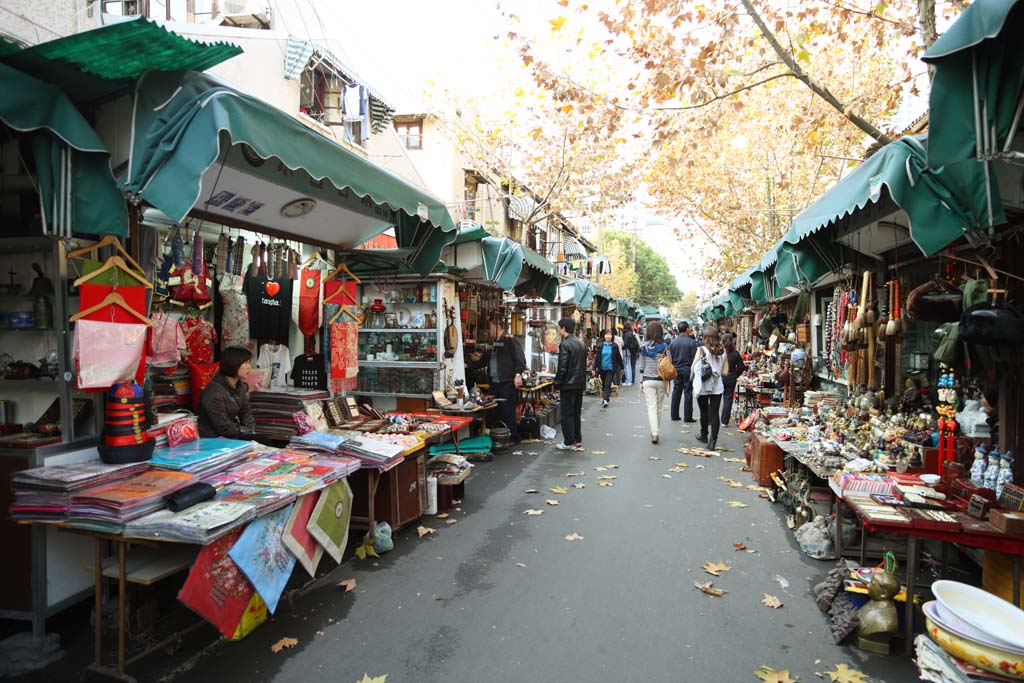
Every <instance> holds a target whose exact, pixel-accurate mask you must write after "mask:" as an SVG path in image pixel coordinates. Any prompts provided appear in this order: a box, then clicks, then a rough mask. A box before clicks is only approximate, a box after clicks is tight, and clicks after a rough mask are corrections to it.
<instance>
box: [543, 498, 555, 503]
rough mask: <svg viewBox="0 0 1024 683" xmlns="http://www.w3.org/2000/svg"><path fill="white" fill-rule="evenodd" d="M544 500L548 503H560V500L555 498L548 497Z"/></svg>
mask: <svg viewBox="0 0 1024 683" xmlns="http://www.w3.org/2000/svg"><path fill="white" fill-rule="evenodd" d="M544 502H545V503H547V504H548V505H558V501H557V500H555V499H554V498H548V499H547V500H545V501H544Z"/></svg>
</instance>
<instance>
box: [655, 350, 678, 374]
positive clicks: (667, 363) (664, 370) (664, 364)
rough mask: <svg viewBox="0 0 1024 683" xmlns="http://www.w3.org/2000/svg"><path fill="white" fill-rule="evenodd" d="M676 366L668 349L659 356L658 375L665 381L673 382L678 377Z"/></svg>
mask: <svg viewBox="0 0 1024 683" xmlns="http://www.w3.org/2000/svg"><path fill="white" fill-rule="evenodd" d="M677 375H678V373H677V372H676V366H674V365H672V359H671V358H669V357H668V349H667V348H666V349H665V351H664V353H662V354H661V356H659V357H658V377H661V379H662V380H663V381H665V382H671V381H672V380H674V379H675V378H676V376H677Z"/></svg>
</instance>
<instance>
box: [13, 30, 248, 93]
mask: <svg viewBox="0 0 1024 683" xmlns="http://www.w3.org/2000/svg"><path fill="white" fill-rule="evenodd" d="M241 53H242V48H240V47H238V46H237V45H233V44H231V43H221V42H218V43H203V42H199V41H195V40H190V39H189V38H184V37H182V36H180V35H178V34H177V33H173V32H171V31H168V30H167V29H165V28H164V27H163V26H161V25H159V24H157V23H154V22H152V21H149V20H147V19H146V18H145V17H135V18H132V19H126V20H124V21H119V22H117V23H113V24H108V25H106V26H102V27H100V28H96V29H92V30H90V31H82V32H81V33H73V34H71V35H69V36H65V37H64V38H58V39H57V40H51V41H49V42H46V43H40V44H38V45H34V46H32V47H29V48H25V49H22V48H20V47H18V46H17V45H14V44H12V43H2V42H0V62H2V63H4V64H7V65H9V66H12V67H14V68H15V69H18V70H19V71H23V72H25V73H27V74H30V75H32V76H34V77H35V78H38V79H40V80H43V81H46V82H48V83H52V84H53V85H55V86H57V87H58V88H59V89H60V90H61V91H62V92H64V94H66V95H67V96H68V98H70V99H71V100H73V101H75V102H78V101H83V100H94V99H100V98H105V97H108V96H110V95H111V94H112V93H115V92H118V91H122V90H127V89H128V88H129V87H130V86H131V85H132V84H134V83H135V81H136V80H138V78H139V77H140V76H142V74H143V73H144V72H145V71H148V70H155V71H178V70H182V69H190V70H193V71H205V70H206V69H209V68H211V67H213V66H216V65H217V64H220V63H221V62H223V61H225V60H228V59H231V58H232V57H234V56H235V55H238V54H241Z"/></svg>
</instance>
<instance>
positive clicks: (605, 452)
mask: <svg viewBox="0 0 1024 683" xmlns="http://www.w3.org/2000/svg"><path fill="white" fill-rule="evenodd" d="M590 454H591V455H608V451H590Z"/></svg>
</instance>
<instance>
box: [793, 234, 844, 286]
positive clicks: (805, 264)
mask: <svg viewBox="0 0 1024 683" xmlns="http://www.w3.org/2000/svg"><path fill="white" fill-rule="evenodd" d="M850 257H851V254H850V251H849V249H847V248H846V247H844V246H843V245H842V244H841V243H839V242H827V241H826V240H825V239H822V238H821V236H820V235H811V236H810V237H807V238H806V239H804V240H803V241H801V242H800V243H799V244H789V243H783V244H782V245H780V246H779V250H778V262H777V263H776V264H775V284H776V287H777V288H779V289H782V288H784V287H793V286H797V285H801V284H802V285H808V286H810V285H813V284H814V283H815V282H817V281H818V280H820V279H821V278H823V277H825V276H826V275H828V274H829V273H831V272H833V271H837V270H839V269H840V268H841V267H842V266H843V264H844V263H847V262H849V261H850Z"/></svg>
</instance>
